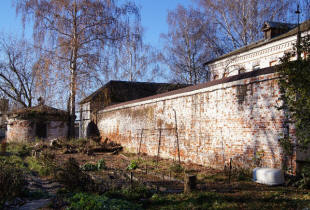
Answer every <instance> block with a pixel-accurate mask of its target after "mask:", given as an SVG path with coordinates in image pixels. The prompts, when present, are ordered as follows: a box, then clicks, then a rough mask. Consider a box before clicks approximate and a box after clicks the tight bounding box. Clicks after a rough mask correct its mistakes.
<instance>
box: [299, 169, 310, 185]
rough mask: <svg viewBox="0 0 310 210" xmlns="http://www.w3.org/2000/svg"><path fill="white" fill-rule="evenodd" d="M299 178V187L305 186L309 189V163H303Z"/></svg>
mask: <svg viewBox="0 0 310 210" xmlns="http://www.w3.org/2000/svg"><path fill="white" fill-rule="evenodd" d="M301 177H302V178H301V180H300V181H299V182H300V183H299V187H300V188H306V189H310V166H309V165H305V166H304V167H303V168H302V169H301Z"/></svg>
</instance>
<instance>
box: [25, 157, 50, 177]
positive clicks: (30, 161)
mask: <svg viewBox="0 0 310 210" xmlns="http://www.w3.org/2000/svg"><path fill="white" fill-rule="evenodd" d="M54 159H55V154H53V153H49V152H43V153H41V154H40V156H39V157H38V158H36V157H26V159H25V162H26V163H27V165H28V168H29V169H30V170H31V171H35V172H37V173H38V174H39V175H40V176H50V175H53V174H54V172H55V170H56V164H55V161H54Z"/></svg>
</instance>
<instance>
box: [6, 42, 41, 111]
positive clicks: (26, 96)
mask: <svg viewBox="0 0 310 210" xmlns="http://www.w3.org/2000/svg"><path fill="white" fill-rule="evenodd" d="M0 52H1V55H2V56H1V58H0V93H1V95H2V96H4V97H5V98H8V99H10V100H11V101H12V102H13V103H15V104H17V105H18V106H21V107H30V106H32V105H33V99H34V98H35V80H36V77H37V74H38V72H37V71H36V68H35V64H36V57H35V56H34V54H33V48H32V47H31V45H30V44H29V43H27V42H26V41H20V40H14V39H12V38H2V39H1V40H0Z"/></svg>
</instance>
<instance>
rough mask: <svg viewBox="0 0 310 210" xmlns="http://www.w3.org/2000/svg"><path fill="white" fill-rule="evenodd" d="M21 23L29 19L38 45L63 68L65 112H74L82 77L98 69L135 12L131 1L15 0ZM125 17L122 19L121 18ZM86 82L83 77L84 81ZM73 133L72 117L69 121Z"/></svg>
mask: <svg viewBox="0 0 310 210" xmlns="http://www.w3.org/2000/svg"><path fill="white" fill-rule="evenodd" d="M15 3H16V11H17V13H18V14H21V15H22V17H23V21H24V24H25V23H26V22H27V21H33V23H34V28H33V35H34V39H35V41H36V42H37V45H38V47H40V48H41V49H42V50H44V51H45V52H47V53H48V54H49V58H50V60H51V61H53V62H54V63H55V65H54V66H56V67H58V68H59V69H61V70H63V71H64V73H63V75H64V76H63V78H62V79H64V80H65V81H66V83H67V85H68V86H69V90H68V92H69V94H68V95H70V97H69V112H70V115H71V116H74V115H75V103H76V94H77V91H78V89H79V84H80V83H82V82H83V81H82V79H83V78H85V75H86V78H89V77H91V73H94V72H96V71H101V70H102V69H101V65H100V64H101V61H102V59H101V58H102V57H103V54H104V50H103V49H105V47H107V46H108V45H114V46H115V45H118V44H119V43H120V41H121V40H122V39H123V38H124V37H125V34H124V33H126V22H124V20H125V19H126V18H125V17H127V16H128V15H132V16H138V9H137V7H136V6H135V5H134V4H132V3H127V4H123V5H117V4H116V1H110V0H101V1H96V0H90V1H86V0H53V1H49V0H16V1H15ZM124 18H125V19H124ZM86 82H87V81H86ZM70 128H71V129H70V130H71V136H73V135H74V118H72V119H71V123H70Z"/></svg>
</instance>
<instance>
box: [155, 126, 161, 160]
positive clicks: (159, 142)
mask: <svg viewBox="0 0 310 210" xmlns="http://www.w3.org/2000/svg"><path fill="white" fill-rule="evenodd" d="M160 144H161V128H159V138H158V148H157V159H156V162H157V165H158V160H159V152H160Z"/></svg>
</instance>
